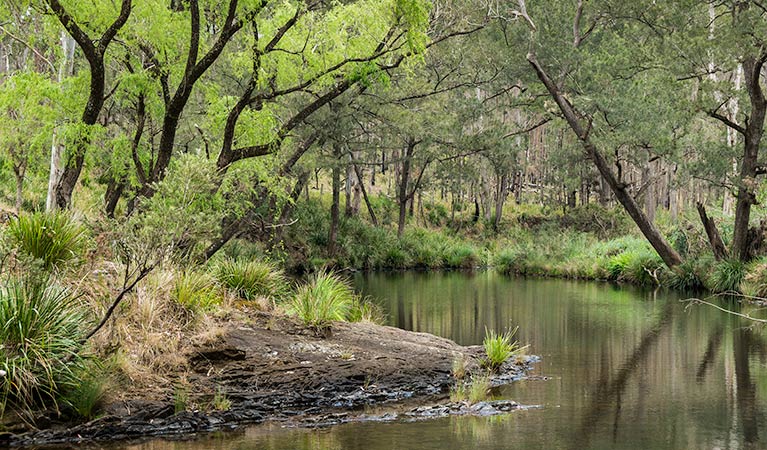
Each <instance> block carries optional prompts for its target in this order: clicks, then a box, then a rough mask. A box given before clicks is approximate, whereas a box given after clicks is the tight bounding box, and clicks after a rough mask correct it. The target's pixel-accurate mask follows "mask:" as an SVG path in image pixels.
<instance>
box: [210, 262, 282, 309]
mask: <svg viewBox="0 0 767 450" xmlns="http://www.w3.org/2000/svg"><path fill="white" fill-rule="evenodd" d="M213 276H214V278H215V279H216V281H218V282H219V283H220V284H221V285H222V286H224V287H225V288H226V289H227V290H229V291H230V292H232V293H234V294H235V295H237V296H238V297H240V298H242V299H244V300H255V299H257V298H279V297H280V296H281V295H283V294H284V293H285V291H286V290H287V286H288V284H287V280H286V279H285V275H284V274H283V272H282V271H281V270H279V269H277V268H276V267H275V266H274V265H273V264H271V263H269V262H266V261H261V260H237V259H226V260H223V261H221V262H219V263H218V264H217V265H216V267H215V269H214V275H213Z"/></svg>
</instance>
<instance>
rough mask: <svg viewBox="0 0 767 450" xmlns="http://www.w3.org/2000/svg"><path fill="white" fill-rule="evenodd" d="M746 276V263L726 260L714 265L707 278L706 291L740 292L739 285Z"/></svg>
mask: <svg viewBox="0 0 767 450" xmlns="http://www.w3.org/2000/svg"><path fill="white" fill-rule="evenodd" d="M745 276H746V263H744V262H742V261H739V260H737V259H728V260H724V261H719V262H717V263H716V264H714V267H713V270H712V271H711V275H710V276H709V278H708V280H707V281H708V286H707V287H708V289H709V290H711V291H712V292H740V285H741V283H742V282H743V279H744V278H745Z"/></svg>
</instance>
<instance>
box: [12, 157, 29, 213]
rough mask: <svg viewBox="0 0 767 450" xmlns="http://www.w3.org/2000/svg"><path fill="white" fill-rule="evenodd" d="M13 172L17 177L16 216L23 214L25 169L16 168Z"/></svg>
mask: <svg viewBox="0 0 767 450" xmlns="http://www.w3.org/2000/svg"><path fill="white" fill-rule="evenodd" d="M13 172H14V174H15V175H16V215H19V214H21V207H22V205H23V203H24V172H26V170H24V168H22V167H14V168H13Z"/></svg>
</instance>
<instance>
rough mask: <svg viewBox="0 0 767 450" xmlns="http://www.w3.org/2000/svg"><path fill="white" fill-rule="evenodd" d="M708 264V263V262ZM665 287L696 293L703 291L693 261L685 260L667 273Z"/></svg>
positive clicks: (701, 281) (701, 282)
mask: <svg viewBox="0 0 767 450" xmlns="http://www.w3.org/2000/svg"><path fill="white" fill-rule="evenodd" d="M709 262H710V261H709ZM666 285H667V286H668V287H670V288H672V289H680V290H690V291H696V290H700V289H703V287H704V285H703V280H701V278H700V276H698V267H697V265H696V263H695V261H694V260H687V261H685V262H683V263H682V264H680V265H678V266H677V267H675V268H674V270H671V271H669V275H668V277H667V281H666Z"/></svg>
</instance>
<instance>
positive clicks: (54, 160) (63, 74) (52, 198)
mask: <svg viewBox="0 0 767 450" xmlns="http://www.w3.org/2000/svg"><path fill="white" fill-rule="evenodd" d="M60 42H61V48H62V50H63V55H64V58H63V59H62V61H61V66H60V67H59V74H58V78H57V81H58V82H59V83H62V82H63V81H64V79H65V78H67V77H69V76H72V75H73V72H74V61H75V45H76V44H75V40H74V39H73V38H72V36H70V35H69V34H68V33H67V32H66V31H62V32H61V37H60ZM60 139H61V138H60V136H59V133H58V129H57V128H54V129H53V136H52V139H51V167H50V172H49V174H48V194H47V195H46V197H45V210H46V211H48V212H50V211H53V210H54V209H56V207H57V204H56V185H58V183H59V179H60V178H61V156H62V155H63V154H64V145H63V144H62V143H61V142H60Z"/></svg>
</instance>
